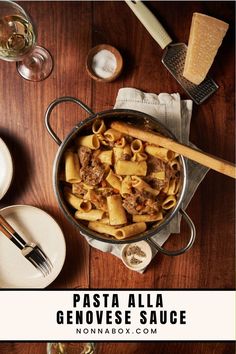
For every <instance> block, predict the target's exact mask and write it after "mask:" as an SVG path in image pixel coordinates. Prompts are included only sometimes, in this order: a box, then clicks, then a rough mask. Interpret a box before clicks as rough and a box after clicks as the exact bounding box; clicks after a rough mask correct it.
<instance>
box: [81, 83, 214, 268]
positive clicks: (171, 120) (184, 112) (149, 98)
mask: <svg viewBox="0 0 236 354" xmlns="http://www.w3.org/2000/svg"><path fill="white" fill-rule="evenodd" d="M114 108H123V109H133V110H136V111H140V112H144V113H147V114H149V115H151V116H152V117H155V118H157V119H158V120H159V121H160V122H161V123H162V124H163V125H165V126H166V127H167V128H168V129H169V130H170V131H171V132H172V133H173V134H174V135H175V136H176V138H177V139H178V140H179V141H180V142H182V143H184V144H187V145H189V146H192V147H194V145H193V144H191V143H190V142H189V132H190V123H191V116H192V101H191V100H181V98H180V95H179V94H178V93H174V94H168V93H160V94H159V95H156V94H154V93H144V92H142V91H140V90H137V89H134V88H122V89H120V90H119V92H118V95H117V98H116V103H115V106H114ZM187 167H188V168H187V174H188V176H187V177H188V185H187V190H186V194H185V198H184V201H183V205H182V208H183V209H185V208H186V207H187V206H188V204H189V202H190V200H191V199H192V197H193V195H194V193H195V191H196V190H197V187H198V185H199V184H200V183H201V181H202V180H203V178H204V176H205V175H206V173H207V171H208V169H207V168H206V167H204V166H202V165H199V164H198V163H195V162H193V161H191V160H187ZM180 222H181V216H180V214H179V213H178V214H177V215H176V216H174V218H173V219H172V220H171V221H170V223H169V224H168V225H167V226H166V227H165V228H164V229H162V230H161V231H160V232H158V234H157V235H155V236H154V237H153V240H154V241H155V242H157V243H158V244H159V245H160V246H162V245H163V244H164V242H165V241H166V240H167V239H168V237H169V236H170V235H171V234H172V233H179V232H180ZM83 236H84V237H85V238H86V240H87V241H88V243H89V244H90V245H91V246H92V247H95V248H97V249H99V250H101V251H103V252H110V253H112V254H113V255H115V256H117V257H119V258H121V249H122V247H123V246H124V244H111V243H106V242H102V241H98V240H95V239H93V238H91V237H89V236H87V235H84V234H83ZM156 253H157V251H153V257H154V256H155V254H156ZM143 271H144V270H143ZM143 271H141V272H143Z"/></svg>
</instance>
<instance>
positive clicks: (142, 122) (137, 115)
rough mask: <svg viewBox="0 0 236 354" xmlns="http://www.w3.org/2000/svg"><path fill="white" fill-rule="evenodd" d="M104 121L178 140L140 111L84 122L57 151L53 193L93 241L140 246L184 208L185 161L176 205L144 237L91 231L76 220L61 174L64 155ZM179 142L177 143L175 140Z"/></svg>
mask: <svg viewBox="0 0 236 354" xmlns="http://www.w3.org/2000/svg"><path fill="white" fill-rule="evenodd" d="M98 118H100V119H103V120H104V122H105V124H106V125H110V124H111V122H112V121H114V120H116V121H124V122H125V123H129V124H132V125H134V126H135V127H140V128H142V129H144V130H147V129H149V130H150V129H151V130H152V131H154V132H158V133H160V134H162V135H165V136H167V137H170V138H172V139H175V137H174V135H173V134H172V133H171V132H170V131H169V130H168V129H167V128H166V127H165V126H163V125H162V124H161V123H160V122H159V121H158V120H157V119H156V118H154V117H151V116H149V115H147V114H145V113H141V112H138V111H132V110H122V109H116V110H115V109H114V110H110V111H105V112H100V113H97V114H95V115H93V116H90V117H89V118H87V119H86V120H84V121H83V122H80V123H79V124H78V125H77V126H75V127H74V129H73V130H72V131H71V132H70V134H69V135H68V136H67V138H66V139H65V140H64V141H63V143H62V145H61V146H60V149H59V150H58V153H57V156H56V159H55V163H54V171H53V178H54V180H53V185H54V191H55V194H56V196H57V199H58V202H59V205H60V207H61V209H62V210H63V212H64V214H65V215H66V217H67V219H68V220H69V221H70V222H72V223H73V224H74V225H75V226H76V227H77V228H79V229H80V231H81V232H82V233H83V234H85V235H87V236H89V237H93V238H95V239H97V240H100V241H104V242H111V243H128V242H137V241H140V240H142V239H146V238H149V237H151V236H153V235H156V234H157V233H158V232H159V231H160V230H161V229H162V228H163V227H164V226H166V225H167V224H168V223H169V221H170V220H171V219H172V217H173V216H174V215H175V214H176V213H177V211H178V210H179V208H180V206H181V202H182V199H183V196H184V191H185V189H186V166H185V160H184V158H183V157H182V156H179V162H180V166H181V169H180V189H179V192H178V194H177V204H176V205H175V207H174V208H173V209H171V211H170V212H168V213H167V214H166V215H165V217H164V219H163V220H162V222H161V223H159V224H158V225H155V223H154V224H153V225H152V226H151V227H150V228H149V229H147V230H146V231H145V232H144V233H141V234H139V235H135V236H133V237H130V238H128V239H125V240H117V239H115V238H113V237H112V236H109V235H105V234H100V233H97V232H95V231H93V230H91V229H89V228H88V227H87V226H86V225H85V224H84V223H83V222H81V221H79V220H77V219H75V218H74V215H73V214H74V213H73V208H71V207H70V206H69V205H68V203H67V202H66V201H65V199H64V196H63V191H62V189H63V188H62V185H61V181H60V175H61V171H62V169H63V165H64V161H63V155H64V152H65V151H66V150H67V149H68V148H70V147H71V146H73V144H74V141H75V139H76V138H78V137H79V136H83V135H89V134H91V128H92V124H93V122H94V120H96V119H98ZM175 140H176V139H175Z"/></svg>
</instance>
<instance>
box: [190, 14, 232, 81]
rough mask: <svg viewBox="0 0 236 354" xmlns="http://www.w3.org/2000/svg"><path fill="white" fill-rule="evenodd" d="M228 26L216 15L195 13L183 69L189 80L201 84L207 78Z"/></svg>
mask: <svg viewBox="0 0 236 354" xmlns="http://www.w3.org/2000/svg"><path fill="white" fill-rule="evenodd" d="M228 27H229V25H228V24H227V23H226V22H223V21H221V20H218V19H216V18H214V17H210V16H207V15H204V14H200V13H197V12H195V13H194V14H193V17H192V23H191V28H190V35H189V43H188V49H187V54H186V59H185V65H184V71H183V76H184V77H185V78H186V79H187V80H189V81H191V82H193V83H194V84H196V85H199V84H200V83H201V82H202V81H203V80H204V79H205V77H206V75H207V73H208V71H209V69H210V67H211V65H212V63H213V61H214V58H215V56H216V54H217V51H218V49H219V47H220V45H221V43H222V40H223V38H224V36H225V34H226V32H227V30H228Z"/></svg>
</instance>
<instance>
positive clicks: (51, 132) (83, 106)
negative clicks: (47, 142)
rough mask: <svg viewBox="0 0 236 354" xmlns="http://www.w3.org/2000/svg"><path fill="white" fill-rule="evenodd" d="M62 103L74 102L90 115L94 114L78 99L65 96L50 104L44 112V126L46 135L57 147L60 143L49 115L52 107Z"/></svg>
mask: <svg viewBox="0 0 236 354" xmlns="http://www.w3.org/2000/svg"><path fill="white" fill-rule="evenodd" d="M62 102H74V103H76V104H78V105H79V106H80V107H81V108H83V109H84V110H85V111H86V112H87V113H89V114H90V115H93V114H94V112H93V111H92V110H91V109H90V108H89V107H88V106H86V104H84V103H83V102H82V101H80V100H79V99H78V98H74V97H70V96H65V97H59V98H57V99H55V100H54V101H53V102H51V103H50V105H49V106H48V108H47V110H46V112H45V116H44V119H45V125H46V128H47V131H48V133H49V134H50V135H51V137H52V138H53V140H54V141H55V142H56V143H57V144H58V145H61V143H62V141H61V140H60V139H59V138H58V136H57V135H56V133H55V132H54V130H53V129H52V127H51V123H50V116H51V113H52V110H53V109H54V107H56V106H57V105H58V104H59V103H62Z"/></svg>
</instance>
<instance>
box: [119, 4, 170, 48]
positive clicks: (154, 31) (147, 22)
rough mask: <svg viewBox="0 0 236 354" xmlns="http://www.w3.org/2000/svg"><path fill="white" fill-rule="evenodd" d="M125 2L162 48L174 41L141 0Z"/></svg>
mask: <svg viewBox="0 0 236 354" xmlns="http://www.w3.org/2000/svg"><path fill="white" fill-rule="evenodd" d="M125 2H126V3H127V5H128V6H129V7H130V9H131V10H132V11H133V13H134V14H135V15H136V16H137V18H138V19H139V21H140V22H141V23H142V24H143V26H144V27H145V28H146V30H147V31H148V32H149V33H150V35H151V36H152V37H153V38H154V39H155V41H156V42H157V43H158V44H159V46H160V47H161V48H162V49H164V48H165V47H167V46H168V44H170V43H171V42H172V39H171V38H170V36H169V35H168V33H167V32H166V31H165V29H164V28H163V26H162V25H161V23H160V22H159V21H158V19H157V18H156V17H155V16H154V15H153V14H152V13H151V11H150V10H149V9H148V8H147V7H146V6H145V5H144V4H143V3H142V2H141V1H140V0H125Z"/></svg>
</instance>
